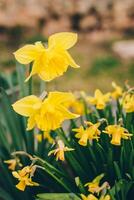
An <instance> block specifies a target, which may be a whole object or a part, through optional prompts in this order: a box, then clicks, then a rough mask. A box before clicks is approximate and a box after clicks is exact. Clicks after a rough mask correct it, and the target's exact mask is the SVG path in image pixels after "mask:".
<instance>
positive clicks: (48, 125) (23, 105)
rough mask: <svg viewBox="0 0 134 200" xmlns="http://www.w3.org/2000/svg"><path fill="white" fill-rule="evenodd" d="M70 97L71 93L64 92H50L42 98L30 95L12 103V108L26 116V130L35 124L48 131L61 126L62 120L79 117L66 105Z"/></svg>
mask: <svg viewBox="0 0 134 200" xmlns="http://www.w3.org/2000/svg"><path fill="white" fill-rule="evenodd" d="M72 98H73V97H72V94H71V93H65V92H50V93H49V94H48V96H47V97H46V98H45V99H44V100H41V99H40V98H38V97H36V96H34V95H30V96H27V97H24V98H23V99H21V100H19V101H17V102H16V103H14V104H13V109H14V110H15V111H16V112H17V113H18V114H20V115H22V116H25V117H28V125H27V130H31V129H33V128H34V127H35V126H37V127H38V128H39V129H40V130H42V131H50V130H55V129H57V128H59V127H61V125H62V122H63V121H64V120H67V119H74V118H77V117H79V115H77V114H74V113H72V112H70V111H69V110H68V109H67V107H66V102H68V101H71V100H72Z"/></svg>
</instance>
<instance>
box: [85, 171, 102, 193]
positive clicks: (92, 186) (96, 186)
mask: <svg viewBox="0 0 134 200" xmlns="http://www.w3.org/2000/svg"><path fill="white" fill-rule="evenodd" d="M103 177H104V174H100V175H99V176H97V177H96V178H95V179H93V181H92V182H88V183H86V184H85V186H87V187H88V191H89V192H91V193H93V194H94V193H99V192H100V191H101V190H102V189H104V187H103V188H102V186H100V181H101V179H102V178H103Z"/></svg>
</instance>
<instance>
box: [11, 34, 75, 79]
mask: <svg viewBox="0 0 134 200" xmlns="http://www.w3.org/2000/svg"><path fill="white" fill-rule="evenodd" d="M76 42H77V34H76V33H69V32H63V33H56V34H53V35H52V36H50V37H49V38H48V44H47V47H45V46H43V44H42V43H41V42H36V43H35V44H34V45H32V44H30V45H25V46H24V47H22V48H20V49H19V50H17V51H16V52H15V53H14V55H15V58H16V60H17V61H18V62H20V63H21V64H29V63H31V62H33V65H32V71H31V73H30V75H29V77H28V78H27V79H26V80H28V79H29V78H30V77H31V76H32V75H34V74H38V75H39V77H40V78H41V79H43V80H44V81H51V80H52V79H54V78H56V77H58V76H61V75H62V74H63V73H64V72H66V71H67V68H68V66H71V67H74V68H78V67H79V66H78V65H77V64H76V63H75V61H74V60H73V59H72V57H71V55H70V54H69V53H68V51H67V50H68V49H70V48H71V47H72V46H74V44H75V43H76Z"/></svg>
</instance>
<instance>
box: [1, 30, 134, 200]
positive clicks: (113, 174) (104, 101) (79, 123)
mask: <svg viewBox="0 0 134 200" xmlns="http://www.w3.org/2000/svg"><path fill="white" fill-rule="evenodd" d="M76 42H77V34H76V33H69V32H63V33H56V34H53V35H52V36H50V37H49V38H48V42H47V43H45V44H43V43H42V42H36V43H35V44H28V45H25V46H23V47H21V48H20V49H18V50H17V51H16V52H15V53H14V56H15V59H16V62H17V63H16V72H17V78H18V90H17V91H16V90H14V88H12V94H11V95H10V96H9V95H8V94H7V92H6V90H4V89H3V88H0V107H1V109H0V118H1V120H0V199H2V200H17V199H19V200H24V199H25V200H34V199H38V200H45V199H46V200H49V199H51V200H53V199H55V200H59V199H63V200H64V199H65V200H68V199H74V200H75V199H76V200H80V199H81V200H126V199H127V200H129V199H130V200H131V199H133V196H134V88H133V87H131V86H129V85H128V83H127V82H126V83H125V84H124V86H119V85H117V84H116V83H115V82H113V83H112V84H111V91H109V92H107V93H104V92H103V91H101V90H99V89H96V90H95V92H94V94H93V95H91V94H90V91H89V93H85V92H84V91H71V88H70V91H69V92H65V91H64V92H61V91H56V90H55V91H50V92H48V91H47V88H46V85H45V83H46V82H49V81H53V80H54V79H55V78H58V77H59V76H62V75H64V73H65V72H66V71H67V70H69V69H68V68H69V67H73V68H76V69H74V73H77V68H79V65H78V64H76V62H75V61H74V60H73V58H72V57H71V55H70V53H69V51H68V50H69V49H70V48H71V47H73V46H74V44H75V43H76ZM27 69H28V70H27ZM81 70H82V68H81ZM35 75H37V76H36V78H37V79H38V80H39V83H38V85H36V84H35V82H34V79H35ZM48 84H49V83H48ZM100 84H101V83H100ZM34 87H36V90H38V92H36V93H37V95H35V94H34V91H35V90H34Z"/></svg>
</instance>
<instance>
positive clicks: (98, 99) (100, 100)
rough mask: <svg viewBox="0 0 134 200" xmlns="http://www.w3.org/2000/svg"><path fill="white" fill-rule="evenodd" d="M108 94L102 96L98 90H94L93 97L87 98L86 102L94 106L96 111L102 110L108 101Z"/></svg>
mask: <svg viewBox="0 0 134 200" xmlns="http://www.w3.org/2000/svg"><path fill="white" fill-rule="evenodd" d="M110 96H111V94H110V93H106V94H103V93H102V92H101V91H100V90H98V89H97V90H95V95H94V97H88V98H87V101H88V102H89V103H90V104H92V105H95V106H96V108H97V109H99V110H102V109H104V108H105V106H106V103H108V102H109V101H110Z"/></svg>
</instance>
